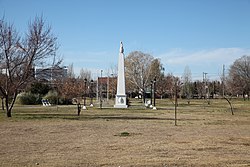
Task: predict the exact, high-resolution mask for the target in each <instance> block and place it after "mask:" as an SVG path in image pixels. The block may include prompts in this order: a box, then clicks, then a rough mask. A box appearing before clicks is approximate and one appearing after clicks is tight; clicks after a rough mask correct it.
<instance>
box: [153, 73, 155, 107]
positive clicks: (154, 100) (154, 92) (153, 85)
mask: <svg viewBox="0 0 250 167" xmlns="http://www.w3.org/2000/svg"><path fill="white" fill-rule="evenodd" d="M155 85H156V78H155V79H154V81H153V86H154V93H153V94H154V107H153V110H156V106H155V88H156V86H155Z"/></svg>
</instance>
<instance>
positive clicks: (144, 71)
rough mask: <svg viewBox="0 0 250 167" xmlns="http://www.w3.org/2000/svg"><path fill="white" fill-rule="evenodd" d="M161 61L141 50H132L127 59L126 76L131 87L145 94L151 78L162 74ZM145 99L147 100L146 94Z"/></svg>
mask: <svg viewBox="0 0 250 167" xmlns="http://www.w3.org/2000/svg"><path fill="white" fill-rule="evenodd" d="M159 62H160V61H159V60H158V59H154V57H153V56H151V55H149V54H145V53H142V52H140V51H134V52H131V53H130V54H129V55H128V56H127V57H126V59H125V67H126V77H127V81H128V82H129V83H128V85H129V87H130V89H134V90H139V92H140V91H141V92H142V93H143V95H144V94H145V90H146V87H147V86H148V85H150V82H151V80H153V79H154V78H155V77H156V76H157V77H159V74H160V65H161V64H160V63H159ZM143 97H144V101H145V96H143Z"/></svg>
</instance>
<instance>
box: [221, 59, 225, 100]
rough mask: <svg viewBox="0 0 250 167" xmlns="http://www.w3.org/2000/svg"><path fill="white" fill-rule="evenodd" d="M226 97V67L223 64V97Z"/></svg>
mask: <svg viewBox="0 0 250 167" xmlns="http://www.w3.org/2000/svg"><path fill="white" fill-rule="evenodd" d="M224 96H225V65H224V64H223V73H222V97H224Z"/></svg>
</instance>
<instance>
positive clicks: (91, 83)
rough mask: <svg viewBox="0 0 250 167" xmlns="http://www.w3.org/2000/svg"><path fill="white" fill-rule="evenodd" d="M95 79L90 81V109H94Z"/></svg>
mask: <svg viewBox="0 0 250 167" xmlns="http://www.w3.org/2000/svg"><path fill="white" fill-rule="evenodd" d="M93 83H94V81H93V79H91V81H90V107H93Z"/></svg>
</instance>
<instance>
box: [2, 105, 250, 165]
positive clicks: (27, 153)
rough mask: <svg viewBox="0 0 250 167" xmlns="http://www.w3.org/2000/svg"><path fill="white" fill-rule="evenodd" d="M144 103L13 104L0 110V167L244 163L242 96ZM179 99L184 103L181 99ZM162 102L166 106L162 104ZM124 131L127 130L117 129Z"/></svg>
mask: <svg viewBox="0 0 250 167" xmlns="http://www.w3.org/2000/svg"><path fill="white" fill-rule="evenodd" d="M158 103H161V109H159V110H157V111H155V110H154V111H153V110H149V109H127V110H117V109H103V110H100V109H89V110H87V111H82V113H81V116H80V117H77V116H76V107H75V106H63V107H59V108H58V110H57V109H56V107H50V108H44V107H40V106H35V107H32V108H31V107H26V106H25V107H23V106H20V107H16V108H15V110H14V113H13V118H11V119H7V118H5V115H4V114H3V113H1V114H0V166H4V167H6V166H7V167H8V166H42V167H48V166H72V167H73V166H90V167H92V166H93V167H95V166H107V167H109V166H116V167H118V166H121V167H123V166H126V167H127V166H157V167H158V166H168V167H169V166H171V167H172V166H197V167H198V166H244V167H245V166H250V151H249V150H250V112H249V110H250V106H249V102H248V103H247V102H237V103H234V106H235V108H236V109H235V115H231V113H230V112H226V111H227V110H228V106H226V103H224V102H223V101H213V102H212V104H211V105H210V106H207V105H206V106H204V105H203V103H201V102H199V101H195V102H191V105H190V106H187V105H185V101H183V102H180V107H179V111H178V126H174V120H173V118H174V110H173V106H172V105H171V102H169V101H168V102H158ZM182 103H183V104H182ZM164 104H166V106H164ZM124 134H126V135H124Z"/></svg>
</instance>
